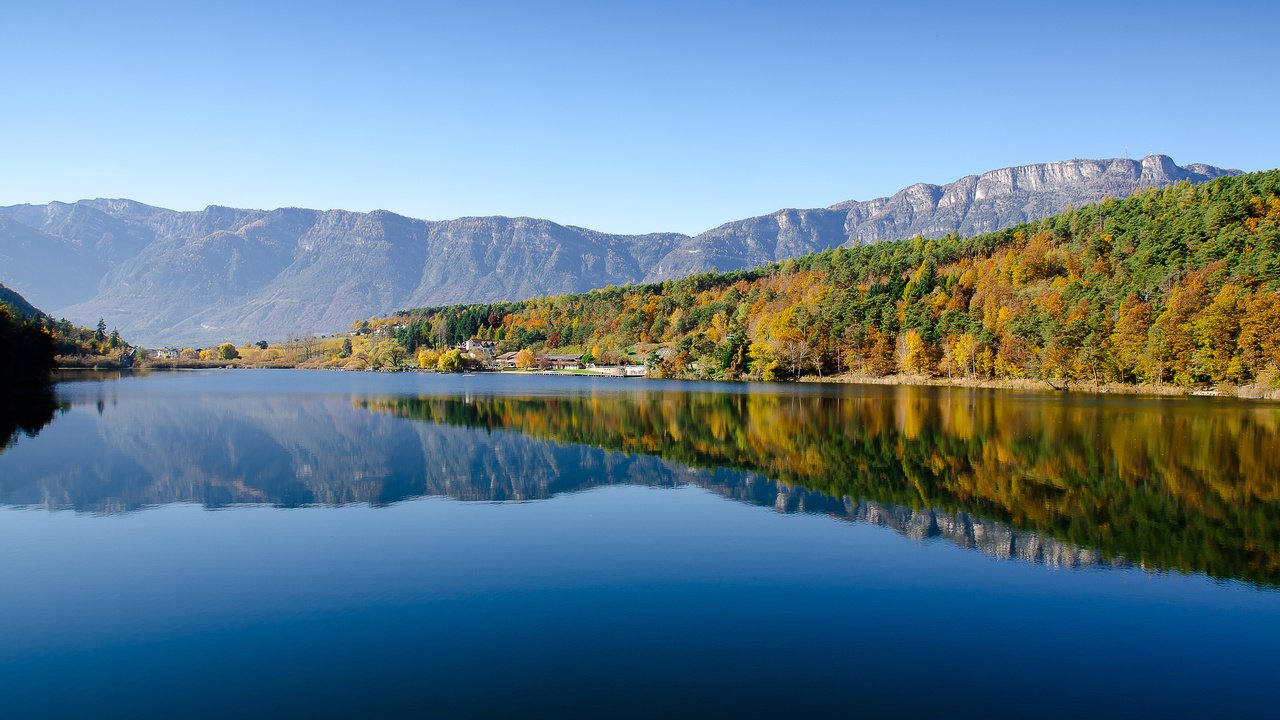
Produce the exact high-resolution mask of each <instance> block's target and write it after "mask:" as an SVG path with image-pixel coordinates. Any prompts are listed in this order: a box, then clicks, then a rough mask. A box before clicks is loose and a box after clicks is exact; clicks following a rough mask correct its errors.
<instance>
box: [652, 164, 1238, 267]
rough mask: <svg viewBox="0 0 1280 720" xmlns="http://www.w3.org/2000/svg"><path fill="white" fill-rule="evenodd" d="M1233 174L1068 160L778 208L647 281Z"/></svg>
mask: <svg viewBox="0 0 1280 720" xmlns="http://www.w3.org/2000/svg"><path fill="white" fill-rule="evenodd" d="M1232 174H1237V171H1234V170H1223V169H1221V168H1215V167H1210V166H1208V165H1202V164H1192V165H1187V166H1186V167H1179V166H1178V165H1176V164H1175V163H1174V162H1173V160H1171V159H1169V158H1168V157H1166V156H1163V155H1151V156H1148V157H1146V158H1143V159H1142V160H1129V159H1113V160H1067V161H1064V162H1055V163H1044V164H1040V165H1024V166H1021V167H1013V168H1002V169H1000V170H992V171H991V172H987V173H983V174H982V175H970V176H968V177H964V178H961V179H959V180H957V181H955V182H953V183H949V184H947V185H942V186H938V185H926V184H923V183H921V184H917V185H912V186H911V187H908V188H905V189H903V190H901V191H899V192H897V193H895V194H894V195H892V196H890V197H883V198H877V199H875V200H868V201H866V202H859V201H856V200H850V201H847V202H842V203H838V204H836V205H832V206H831V207H829V208H823V209H817V210H779V211H778V212H776V213H773V214H771V215H765V216H762V217H756V218H749V219H747V220H740V221H738V222H732V223H728V224H725V225H722V226H720V227H718V228H716V229H714V230H711V231H708V232H705V233H703V234H701V235H698V236H697V237H694V238H690V239H689V240H688V241H686V242H684V243H682V244H680V245H679V246H677V247H676V248H675V249H674V250H672V251H671V253H670V254H668V255H667V256H666V257H664V258H662V260H660V261H659V262H658V263H657V265H656V266H655V267H654V268H653V269H652V270H651V271H650V272H649V273H648V275H647V276H646V278H645V279H646V280H649V281H655V280H666V279H670V278H676V277H683V276H685V275H689V274H692V273H695V272H704V271H707V270H711V269H718V270H736V269H738V268H743V267H754V266H756V265H760V264H762V263H766V262H771V261H774V260H779V259H782V258H785V257H794V256H797V255H803V254H805V253H810V252H814V251H818V250H825V249H827V248H831V247H836V246H839V245H854V244H861V243H868V242H875V241H878V240H895V239H901V238H908V237H913V236H915V235H924V236H925V237H941V236H943V235H946V234H947V233H949V232H958V233H959V234H961V235H978V234H981V233H986V232H992V231H994V230H1000V229H1003V228H1006V227H1011V226H1013V225H1017V224H1019V223H1022V222H1026V221H1027V220H1034V219H1038V218H1041V217H1046V216H1048V215H1053V214H1055V213H1058V212H1061V211H1062V210H1065V209H1066V208H1067V207H1069V206H1072V205H1076V206H1079V205H1086V204H1089V203H1094V202H1098V201H1099V200H1102V199H1103V198H1107V197H1124V196H1127V195H1130V194H1132V193H1133V191H1134V190H1137V189H1138V188H1141V187H1149V186H1156V187H1162V186H1165V185H1171V184H1173V183H1176V182H1181V181H1183V180H1187V181H1189V182H1192V183H1198V182H1204V181H1205V180H1211V179H1213V178H1215V177H1220V176H1222V175H1232Z"/></svg>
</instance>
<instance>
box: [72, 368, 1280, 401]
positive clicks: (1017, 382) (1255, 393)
mask: <svg viewBox="0 0 1280 720" xmlns="http://www.w3.org/2000/svg"><path fill="white" fill-rule="evenodd" d="M221 369H227V370H333V371H336V372H371V373H386V372H391V373H396V372H408V373H436V374H449V373H440V371H438V370H424V369H420V368H411V367H405V368H400V369H397V370H346V369H342V368H322V367H307V366H306V365H305V364H297V365H276V364H244V363H236V362H234V361H233V362H225V361H224V362H211V361H194V362H189V363H188V362H164V363H157V364H150V363H147V364H139V365H135V366H134V367H131V368H112V367H97V368H94V367H74V366H72V367H65V366H64V367H60V368H59V369H58V371H57V372H61V371H68V370H69V371H72V372H94V371H99V372H148V371H157V372H168V371H176V370H221ZM471 372H474V373H483V374H497V375H527V376H576V377H612V378H619V379H637V380H645V379H656V378H648V377H645V376H621V375H616V374H614V373H612V372H608V371H595V372H593V371H590V370H553V371H542V370H475V371H471ZM459 374H460V373H459ZM55 375H56V373H55ZM667 379H672V380H687V381H691V382H711V383H719V382H737V381H733V380H722V379H714V378H667ZM787 382H792V383H817V384H829V385H901V386H929V387H957V388H975V389H985V390H1025V391H1035V392H1053V393H1064V394H1065V393H1070V394H1086V395H1151V396H1162V397H1223V398H1235V399H1240V400H1262V401H1272V402H1274V401H1280V388H1267V387H1262V386H1258V385H1223V386H1219V387H1216V388H1215V387H1183V386H1180V385H1150V384H1144V385H1127V384H1120V383H1101V384H1096V385H1095V384H1093V383H1079V384H1070V383H1068V384H1066V385H1063V386H1062V387H1056V386H1053V385H1050V384H1049V383H1048V382H1046V381H1043V380H1031V379H1026V378H1022V379H1012V380H991V379H977V378H937V377H930V376H927V375H908V374H895V375H886V376H883V377H876V376H871V375H861V374H857V373H842V374H839V375H824V376H821V377H819V376H817V375H802V376H800V377H798V378H796V379H795V380H792V381H781V384H786V383H787Z"/></svg>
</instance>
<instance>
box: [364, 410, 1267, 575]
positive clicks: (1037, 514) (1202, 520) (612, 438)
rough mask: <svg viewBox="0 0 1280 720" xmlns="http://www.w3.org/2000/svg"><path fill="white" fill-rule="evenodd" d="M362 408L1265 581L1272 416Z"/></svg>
mask: <svg viewBox="0 0 1280 720" xmlns="http://www.w3.org/2000/svg"><path fill="white" fill-rule="evenodd" d="M368 406H369V407H370V408H371V409H376V410H383V411H387V412H392V413H396V414H399V415H402V416H405V417H412V418H416V419H421V420H428V421H431V422H437V423H450V424H458V425H465V426H469V427H484V428H490V429H495V428H509V429H513V430H519V431H520V432H522V433H525V434H528V435H531V436H534V437H539V438H544V439H548V440H556V441H559V442H572V443H584V444H588V445H594V446H596V447H602V448H608V449H613V450H622V451H626V452H630V453H645V454H653V455H659V456H661V457H664V458H668V459H672V460H677V461H679V462H681V463H685V464H687V465H691V466H695V467H727V468H736V469H741V470H749V471H753V472H759V473H762V474H764V475H767V476H768V477H770V478H774V479H778V480H781V481H783V482H784V483H786V484H788V485H793V486H796V487H799V488H805V489H807V490H811V491H816V492H818V493H821V494H823V495H826V496H829V497H833V498H838V497H847V498H852V499H854V500H872V501H875V502H880V503H889V504H892V505H895V506H899V507H903V508H914V509H922V510H923V509H928V508H937V509H940V510H942V511H944V512H946V513H958V514H962V515H964V516H976V517H982V518H987V519H990V520H996V521H1000V522H1004V523H1008V524H1010V525H1012V526H1013V527H1015V528H1018V529H1019V530H1026V531H1034V532H1037V533H1040V534H1041V535H1043V536H1047V537H1053V538H1057V539H1058V540H1061V541H1064V542H1066V543H1070V544H1073V545H1077V546H1082V547H1089V548H1094V549H1096V550H1097V551H1098V552H1099V553H1100V554H1101V556H1102V557H1104V558H1109V559H1119V558H1126V559H1128V560H1130V561H1134V562H1140V563H1142V564H1143V565H1145V566H1147V567H1155V568H1161V569H1175V570H1181V571H1193V572H1205V573H1208V574H1210V575H1213V576H1217V577H1226V578H1239V579H1244V580H1249V581H1254V582H1265V583H1275V582H1277V581H1280V473H1276V472H1275V468H1277V467H1280V443H1278V442H1277V441H1276V438H1277V437H1280V410H1277V409H1276V408H1274V407H1270V406H1265V405H1251V404H1245V403H1212V402H1203V403H1202V402H1187V401H1178V400H1168V401H1154V400H1146V399H1137V398H1110V399H1105V400H1102V401H1100V400H1096V399H1089V398H1085V399H1070V400H1068V399H1060V398H1049V397H1046V396H1035V395H1032V396H1027V397H1026V398H1016V397H1013V396H1010V395H1007V394H1004V395H1002V394H991V393H981V392H970V391H966V390H951V391H941V392H937V391H927V390H918V389H908V388H904V389H902V390H901V391H899V392H897V393H896V394H893V395H880V396H876V395H863V396H856V397H854V396H850V397H831V396H823V395H819V394H815V395H809V396H796V395H782V394H725V393H687V392H665V393H633V394H626V395H610V396H603V397H577V398H510V397H490V398H473V399H471V400H470V401H468V402H463V401H461V400H457V399H451V398H422V399H406V398H397V399H390V400H382V401H370V402H369V403H368Z"/></svg>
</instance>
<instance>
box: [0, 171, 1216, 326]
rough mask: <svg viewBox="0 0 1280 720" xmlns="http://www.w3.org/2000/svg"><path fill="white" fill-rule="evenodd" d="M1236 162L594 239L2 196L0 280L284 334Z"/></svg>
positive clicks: (78, 305)
mask: <svg viewBox="0 0 1280 720" xmlns="http://www.w3.org/2000/svg"><path fill="white" fill-rule="evenodd" d="M1234 172H1235V171H1231V170H1222V169H1219V168H1214V167H1210V166H1207V165H1199V164H1193V165H1187V166H1186V167H1179V166H1177V165H1176V164H1174V163H1173V161H1172V160H1170V159H1169V158H1167V157H1164V156H1151V157H1148V158H1145V159H1143V160H1142V161H1134V160H1072V161H1067V162H1060V163H1049V164H1045V165H1028V166H1023V167H1018V168H1005V169H1002V170H994V171H992V172H989V173H985V174H983V175H979V176H970V177H966V178H962V179H960V180H958V181H956V182H954V183H951V184H949V185H945V186H941V187H939V186H935V185H913V186H911V187H909V188H906V189H905V190H902V191H901V192H898V193H897V194H895V195H893V196H891V197H887V198H880V199H877V200H871V201H867V202H856V201H849V202H846V203H840V204H838V205H834V206H832V207H830V208H823V209H816V210H780V211H778V212H776V213H773V214H772V215H766V216H762V217H757V218H750V219H747V220H741V221H738V222H733V223H729V224H727V225H723V226H721V227H719V228H716V229H714V230H710V231H708V232H706V233H703V234H701V235H698V236H697V237H692V238H691V237H688V236H685V235H680V234H677V233H655V234H651V235H609V234H606V233H599V232H595V231H592V230H587V229H584V228H577V227H569V226H564V225H558V224H556V223H553V222H550V221H547V220H537V219H533V218H507V217H483V218H459V219H457V220H449V221H444V222H431V221H424V220H415V219H412V218H407V217H403V216H400V215H396V214H394V213H390V212H385V211H375V212H371V213H353V212H345V211H340V210H333V211H328V212H324V211H319V210H306V209H298V208H284V209H279V210H271V211H262V210H241V209H236V208H226V207H218V206H210V207H208V208H206V209H204V210H202V211H199V212H176V211H173V210H166V209H164V208H156V207H151V206H148V205H144V204H142V203H138V202H133V201H131V200H84V201H80V202H77V203H72V204H67V203H59V202H55V203H50V204H49V205H16V206H12V207H6V208H0V282H4V283H6V284H8V285H10V286H12V287H13V288H14V289H15V290H17V291H18V292H21V293H23V294H24V295H25V296H26V297H27V298H28V299H30V300H31V301H32V302H33V303H35V304H36V305H38V306H40V307H42V308H45V309H46V310H48V311H50V313H51V314H52V315H54V316H65V317H67V318H68V319H70V320H72V321H75V322H77V323H80V324H82V325H93V324H95V323H96V322H97V320H98V318H100V317H101V318H105V319H106V320H107V323H108V325H110V326H112V327H118V328H119V329H120V330H121V331H122V332H123V334H124V335H125V337H128V338H129V339H130V340H132V341H134V342H137V343H141V344H144V345H152V346H157V345H165V344H183V345H201V344H209V343H213V342H219V341H226V340H230V341H235V342H243V341H251V340H258V339H264V338H265V339H284V338H290V337H300V336H305V335H310V334H313V333H330V332H335V331H339V330H343V329H345V328H346V327H348V326H349V325H350V324H351V322H352V321H354V320H357V319H360V318H365V317H369V316H371V315H375V314H385V313H388V312H393V311H395V310H398V309H405V308H410V307H419V306H424V305H436V304H447V303H466V302H488V301H493V300H518V299H522V298H527V297H533V296H538V295H548V294H558V293H565V292H579V291H585V290H589V289H592V288H597V287H603V286H606V285H610V284H624V283H628V282H640V281H657V280H663V279H668V278H674V277H681V276H684V275H687V274H690V273H694V272H700V271H705V270H710V269H713V268H716V269H720V270H732V269H737V268H743V267H751V266H754V265H759V264H761V263H766V262H772V261H775V260H780V259H784V258H788V257H795V256H797V255H802V254H804V253H808V252H813V251H815V250H822V249H826V248H829V247H834V246H838V245H842V244H857V243H868V242H874V241H878V240H889V239H897V238H903V237H910V236H913V235H915V234H917V233H920V234H924V235H926V236H938V235H943V234H945V233H948V232H960V233H962V234H972V233H980V232H986V231H989V230H995V229H998V228H1002V227H1007V226H1009V225H1013V224H1016V223H1019V222H1023V221H1025V220H1028V219H1034V218H1038V217H1042V216H1045V215H1049V214H1052V213H1054V212H1058V211H1061V210H1063V209H1065V208H1066V207H1067V206H1068V205H1071V204H1076V205H1079V204H1084V203H1088V202H1094V201H1097V200H1101V199H1103V198H1105V197H1108V196H1113V197H1119V196H1123V195H1127V194H1129V193H1131V192H1133V191H1134V190H1136V189H1138V188H1140V187H1146V186H1161V185H1168V184H1171V183H1174V182H1179V181H1182V180H1187V181H1191V182H1200V181H1203V180H1208V179H1211V178H1214V177H1218V176H1221V175H1227V174H1232V173H1234Z"/></svg>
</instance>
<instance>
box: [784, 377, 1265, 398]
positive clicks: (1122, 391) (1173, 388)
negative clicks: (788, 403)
mask: <svg viewBox="0 0 1280 720" xmlns="http://www.w3.org/2000/svg"><path fill="white" fill-rule="evenodd" d="M796 382H802V383H828V384H833V385H921V386H931V387H964V388H980V389H987V390H1035V391H1039V392H1055V393H1064V394H1066V393H1070V394H1086V395H1158V396H1164V397H1225V398H1236V399H1240V400H1271V401H1276V400H1280V388H1265V387H1261V386H1258V385H1222V386H1218V387H1213V388H1210V387H1195V386H1192V387H1183V386H1181V385H1150V384H1142V385H1129V384H1124V383H1099V384H1094V383H1079V384H1071V383H1068V384H1065V385H1063V386H1062V387H1055V386H1053V385H1050V384H1049V383H1048V382H1046V381H1044V380H1031V379H1026V378H1021V379H1016V380H988V379H978V378H935V377H930V376H928V375H905V374H896V375H886V376H883V377H875V376H871V375H859V374H856V373H843V374H840V375H825V376H822V377H818V376H816V375H804V376H801V377H799V378H797V379H796Z"/></svg>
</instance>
